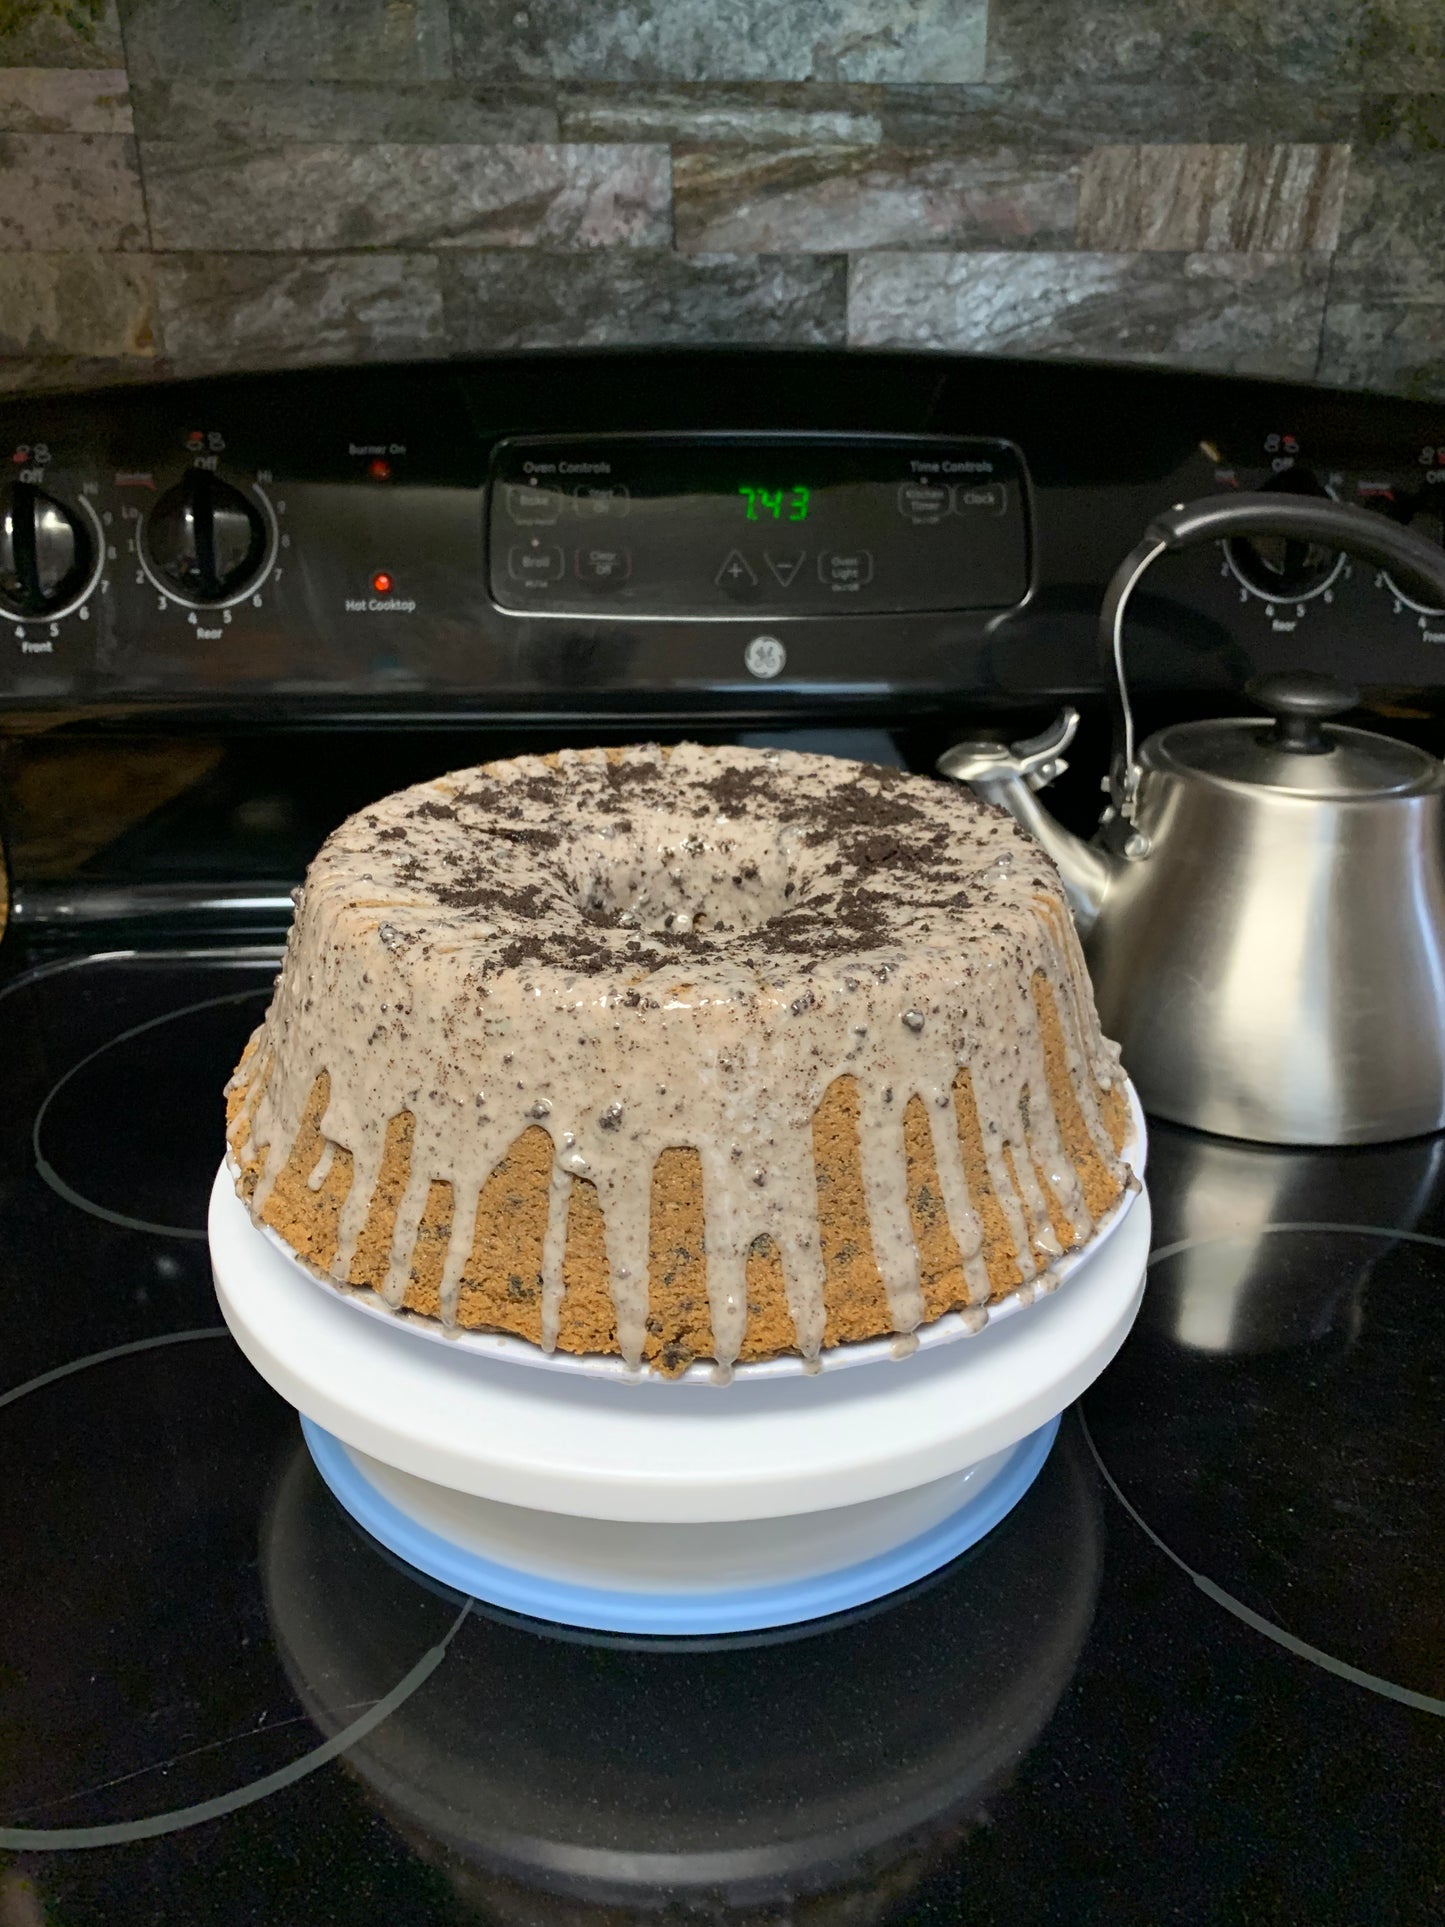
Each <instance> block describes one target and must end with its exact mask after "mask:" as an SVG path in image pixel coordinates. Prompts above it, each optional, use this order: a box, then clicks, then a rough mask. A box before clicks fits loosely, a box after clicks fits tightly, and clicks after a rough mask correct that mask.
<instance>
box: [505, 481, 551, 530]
mask: <svg viewBox="0 0 1445 1927" xmlns="http://www.w3.org/2000/svg"><path fill="white" fill-rule="evenodd" d="M507 513H508V515H509V516H511V518H512V520H513V521H514V522H520V523H522V524H523V526H524V527H526V528H536V527H539V526H541V525H542V524H544V523H547V522H555V521H556V520H557V517H558V516H559V515H560V514H561V513H562V497H561V496H560V495H553V494H552V493H551V491H550V490H548V489H545V488H518V487H516V486H515V485H513V484H509V485H508V488H507Z"/></svg>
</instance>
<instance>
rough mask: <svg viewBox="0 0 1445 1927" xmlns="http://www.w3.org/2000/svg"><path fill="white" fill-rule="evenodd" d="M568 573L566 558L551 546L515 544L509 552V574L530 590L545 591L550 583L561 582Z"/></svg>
mask: <svg viewBox="0 0 1445 1927" xmlns="http://www.w3.org/2000/svg"><path fill="white" fill-rule="evenodd" d="M566 573H567V558H566V556H565V555H563V553H562V551H561V550H560V549H559V548H555V547H553V546H552V545H551V544H544V543H536V544H533V545H531V546H528V545H526V544H524V543H521V542H515V543H513V545H512V547H511V548H510V549H508V551H507V574H508V575H509V576H511V578H512V580H513V581H514V582H522V583H525V584H526V586H527V587H528V588H529V589H544V588H546V586H547V585H548V583H550V582H560V581H561V580H562V578H563V576H564V575H565V574H566Z"/></svg>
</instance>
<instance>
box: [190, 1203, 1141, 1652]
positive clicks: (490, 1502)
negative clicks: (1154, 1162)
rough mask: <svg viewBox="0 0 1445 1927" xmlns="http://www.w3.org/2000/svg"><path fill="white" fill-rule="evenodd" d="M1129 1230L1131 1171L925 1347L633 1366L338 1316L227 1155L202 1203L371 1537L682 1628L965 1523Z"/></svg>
mask: <svg viewBox="0 0 1445 1927" xmlns="http://www.w3.org/2000/svg"><path fill="white" fill-rule="evenodd" d="M1149 1237H1150V1211H1149V1200H1148V1196H1147V1194H1146V1193H1144V1192H1143V1191H1141V1192H1139V1193H1138V1194H1137V1195H1136V1196H1135V1197H1134V1198H1133V1200H1132V1203H1131V1205H1130V1207H1129V1209H1128V1210H1127V1211H1126V1212H1124V1213H1123V1214H1122V1216H1121V1218H1120V1220H1119V1222H1118V1223H1117V1225H1116V1226H1115V1227H1114V1228H1113V1230H1112V1231H1111V1233H1110V1235H1109V1237H1108V1238H1107V1239H1106V1240H1105V1241H1104V1242H1103V1243H1102V1244H1101V1245H1100V1246H1099V1248H1098V1249H1097V1250H1096V1251H1095V1252H1092V1253H1091V1254H1090V1255H1089V1256H1088V1257H1087V1259H1086V1260H1085V1261H1084V1263H1082V1264H1081V1265H1080V1266H1079V1268H1078V1270H1077V1271H1075V1272H1074V1274H1073V1275H1072V1276H1071V1277H1070V1278H1069V1280H1068V1281H1067V1283H1066V1284H1065V1285H1064V1286H1063V1287H1061V1288H1060V1289H1059V1290H1058V1291H1057V1292H1055V1293H1054V1294H1052V1295H1051V1296H1047V1297H1042V1298H1040V1299H1039V1300H1038V1301H1037V1302H1036V1303H1035V1304H1033V1305H1031V1306H1028V1307H1026V1308H1023V1309H1021V1310H1020V1311H1019V1313H1018V1314H1017V1315H1015V1316H1013V1317H1010V1318H1007V1319H1000V1320H998V1321H997V1322H996V1323H991V1324H990V1325H988V1326H986V1327H985V1328H984V1330H983V1331H981V1332H980V1333H978V1334H977V1335H976V1336H974V1337H969V1338H964V1339H960V1340H959V1341H958V1342H956V1343H952V1344H948V1345H945V1346H942V1347H940V1348H938V1349H936V1350H923V1351H918V1352H916V1353H914V1354H913V1355H912V1356H910V1357H906V1358H901V1359H894V1358H883V1359H881V1360H875V1361H872V1362H869V1363H868V1364H865V1365H860V1366H858V1367H857V1368H856V1369H853V1370H849V1371H844V1372H829V1373H825V1374H822V1375H820V1376H815V1377H808V1376H805V1375H803V1374H801V1373H799V1374H797V1375H794V1376H789V1377H772V1378H766V1379H760V1380H752V1381H747V1380H745V1379H744V1378H742V1377H741V1376H740V1377H739V1378H738V1379H737V1380H735V1381H734V1383H732V1384H731V1385H728V1386H710V1385H699V1384H696V1383H690V1384H676V1385H668V1384H657V1383H649V1384H646V1385H637V1384H628V1383H618V1382H616V1381H614V1380H611V1379H602V1378H588V1377H582V1376H579V1375H577V1374H575V1373H566V1372H556V1373H550V1372H547V1371H539V1370H537V1369H535V1368H534V1367H529V1368H526V1369H521V1368H519V1367H518V1366H516V1365H515V1364H513V1363H510V1362H507V1361H505V1360H501V1359H491V1358H485V1357H479V1356H478V1355H476V1354H475V1353H471V1352H462V1351H461V1350H460V1349H459V1348H457V1347H444V1346H440V1345H435V1344H419V1343H417V1342H416V1338H415V1336H414V1334H413V1333H412V1332H411V1331H410V1330H408V1328H407V1327H406V1326H405V1325H404V1324H402V1323H400V1322H398V1323H396V1324H394V1325H389V1324H387V1323H386V1322H384V1321H382V1320H379V1319H372V1318H359V1317H357V1316H356V1315H355V1313H354V1310H353V1309H352V1308H351V1307H350V1306H348V1305H347V1303H346V1302H345V1300H344V1299H343V1298H342V1296H341V1295H340V1294H339V1293H336V1294H332V1293H329V1292H326V1291H320V1290H318V1289H317V1286H316V1282H315V1280H314V1279H313V1278H312V1277H311V1276H310V1275H309V1274H308V1273H307V1272H306V1271H305V1270H304V1269H303V1268H302V1266H301V1265H300V1263H299V1262H298V1261H296V1260H294V1259H291V1258H289V1257H287V1256H286V1255H285V1254H284V1253H283V1252H282V1251H281V1250H280V1249H278V1248H277V1246H276V1245H275V1244H273V1243H272V1242H271V1241H270V1240H269V1239H267V1238H266V1237H265V1236H264V1235H263V1234H262V1233H261V1232H260V1231H258V1230H257V1229H256V1227H255V1226H254V1225H253V1224H252V1222H251V1219H250V1217H249V1215H248V1213H247V1212H246V1209H245V1207H244V1206H243V1205H242V1204H241V1203H240V1201H239V1200H238V1198H237V1197H236V1194H235V1190H234V1187H233V1185H232V1182H231V1179H230V1176H229V1174H228V1173H227V1171H226V1169H225V1167H224V1165H223V1166H222V1168H221V1170H220V1171H219V1172H218V1173H217V1178H216V1184H215V1187H214V1189H213V1192H212V1195H211V1209H210V1242H211V1261H212V1268H213V1271H214V1275H215V1281H216V1294H217V1297H218V1298H219V1300H220V1304H221V1310H222V1312H223V1314H224V1316H225V1318H226V1322H227V1323H228V1325H229V1326H230V1328H231V1331H232V1333H233V1334H234V1336H235V1338H236V1340H237V1342H238V1344H239V1345H240V1346H241V1348H242V1350H243V1351H244V1352H245V1353H246V1355H247V1357H248V1358H249V1359H250V1360H251V1362H252V1364H253V1365H254V1366H255V1367H256V1369H257V1370H258V1371H259V1372H260V1373H261V1375H262V1377H264V1378H265V1379H267V1380H268V1382H269V1383H270V1384H271V1385H272V1386H274V1387H275V1389H276V1390H277V1391H278V1392H279V1393H280V1394H281V1395H282V1397H283V1398H285V1399H287V1400H288V1401H289V1402H290V1403H291V1404H293V1405H295V1406H296V1407H297V1409H298V1411H299V1412H300V1413H301V1415H302V1423H303V1428H304V1430H305V1433H306V1437H307V1440H308V1443H309V1444H310V1447H311V1450H312V1454H313V1457H314V1458H315V1460H316V1463H317V1465H318V1467H319V1469H320V1471H321V1473H322V1476H323V1477H324V1478H325V1479H326V1481H327V1483H328V1484H329V1485H330V1486H331V1488H332V1490H333V1491H334V1492H335V1493H336V1495H337V1497H338V1498H339V1499H340V1500H341V1502H342V1504H343V1505H344V1506H345V1507H346V1508H347V1510H348V1511H349V1512H351V1513H352V1514H353V1516H354V1517H355V1518H356V1519H357V1520H358V1521H359V1522H360V1523H361V1524H362V1525H363V1526H364V1527H365V1528H366V1530H367V1531H368V1532H370V1533H371V1534H372V1536H373V1537H374V1538H376V1539H378V1540H379V1541H380V1542H381V1543H382V1544H383V1545H385V1546H387V1547H388V1548H389V1549H390V1550H392V1551H393V1552H395V1553H396V1554H398V1555H399V1556H400V1557H401V1558H403V1559H405V1560H407V1561H408V1562H409V1563H410V1564H412V1565H414V1566H417V1567H419V1568H420V1569H421V1570H422V1571H424V1572H429V1573H431V1574H432V1575H433V1576H434V1577H435V1578H437V1579H440V1580H441V1581H443V1582H444V1583H445V1584H447V1585H451V1586H454V1587H456V1588H457V1589H458V1590H460V1591H463V1592H466V1593H469V1594H471V1595H473V1596H474V1597H477V1598H482V1599H486V1600H488V1601H490V1602H492V1603H494V1604H496V1605H500V1606H504V1607H507V1608H510V1609H511V1610H513V1611H517V1612H522V1613H527V1614H531V1615H533V1616H535V1617H538V1618H543V1619H551V1620H555V1621H559V1622H561V1623H564V1624H568V1625H577V1626H588V1627H598V1628H605V1629H609V1630H614V1631H621V1632H641V1633H672V1634H683V1633H686V1634H694V1635H695V1634H699V1633H719V1632H735V1631H743V1630H752V1629H755V1628H758V1627H764V1626H780V1625H788V1624H792V1623H795V1622H797V1621H800V1620H806V1619H812V1618H817V1617H819V1616H821V1615H823V1614H826V1613H832V1612H839V1611H843V1610H845V1609H847V1608H850V1607H853V1606H857V1605H860V1604H862V1603H864V1602H866V1601H868V1600H871V1599H876V1598H880V1597H882V1596H883V1595H884V1594H885V1593H888V1592H892V1591H894V1590H896V1589H897V1588H898V1587H900V1586H903V1585H907V1584H909V1583H911V1582H912V1581H913V1580H916V1579H919V1578H921V1577H923V1576H924V1575H925V1574H927V1573H929V1572H932V1571H934V1570H936V1569H937V1568H938V1567H939V1566H941V1565H943V1564H945V1563H946V1562H947V1561H948V1560H950V1559H952V1558H954V1557H956V1556H957V1555H958V1554H959V1553H960V1552H962V1551H963V1550H964V1549H965V1548H966V1547H967V1546H969V1545H972V1544H974V1543H975V1542H976V1541H977V1540H978V1539H980V1538H981V1537H982V1536H983V1534H984V1533H985V1532H987V1531H989V1530H990V1529H991V1528H992V1527H993V1526H994V1525H995V1524H996V1523H997V1522H998V1520H999V1519H1000V1518H1002V1517H1003V1516H1004V1514H1005V1513H1006V1512H1007V1511H1008V1510H1009V1508H1010V1507H1011V1506H1012V1505H1014V1504H1015V1503H1017V1501H1018V1499H1019V1498H1020V1497H1021V1496H1022V1495H1023V1493H1024V1492H1025V1491H1026V1490H1027V1489H1028V1486H1029V1485H1030V1484H1031V1483H1032V1481H1033V1479H1034V1477H1035V1476H1036V1475H1037V1473H1038V1471H1039V1469H1040V1467H1041V1466H1042V1464H1043V1462H1044V1459H1045V1458H1046V1456H1047V1454H1048V1449H1049V1446H1050V1445H1051V1444H1052V1441H1053V1435H1054V1432H1055V1430H1056V1429H1057V1422H1058V1414H1059V1413H1060V1412H1061V1411H1062V1410H1063V1409H1064V1407H1065V1406H1067V1405H1068V1404H1070V1403H1071V1402H1072V1401H1073V1400H1074V1399H1075V1398H1077V1397H1078V1396H1079V1394H1080V1393H1081V1392H1082V1391H1083V1390H1084V1389H1085V1388H1086V1387H1087V1386H1088V1385H1089V1384H1091V1383H1092V1381H1093V1380H1094V1379H1095V1378H1096V1377H1097V1376H1098V1374H1099V1373H1100V1372H1101V1371H1102V1370H1103V1369H1104V1367H1105V1366H1106V1365H1107V1364H1108V1363H1109V1360H1110V1359H1111V1358H1112V1357H1113V1356H1114V1353H1115V1352H1116V1351H1117V1350H1118V1348H1119V1346H1120V1345H1121V1344H1122V1343H1123V1341H1124V1338H1125V1336H1126V1334H1127V1333H1128V1330H1129V1328H1130V1326H1131V1325H1132V1324H1133V1322H1134V1316H1135V1313H1136V1312H1137V1310H1138V1306H1139V1300H1140V1297H1141V1295H1142V1292H1143V1282H1144V1269H1145V1262H1146V1259H1147V1257H1148V1252H1149Z"/></svg>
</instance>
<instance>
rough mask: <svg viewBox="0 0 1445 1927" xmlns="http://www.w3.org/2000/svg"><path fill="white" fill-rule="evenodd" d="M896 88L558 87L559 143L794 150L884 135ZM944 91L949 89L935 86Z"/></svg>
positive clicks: (864, 141) (866, 140)
mask: <svg viewBox="0 0 1445 1927" xmlns="http://www.w3.org/2000/svg"><path fill="white" fill-rule="evenodd" d="M898 91H899V90H897V89H894V88H884V87H868V86H856V87H846V86H828V85H818V84H817V83H795V84H788V83H783V84H779V83H776V82H773V83H767V82H754V83H752V84H748V83H736V82H734V83H725V84H716V83H714V84H708V85H701V86H674V87H635V86H634V87H629V86H623V85H621V84H620V83H611V84H600V85H596V86H591V87H582V86H567V87H562V88H560V89H559V90H557V93H556V96H555V97H556V101H557V111H558V114H559V116H560V121H561V133H562V138H563V140H569V141H574V140H575V141H671V142H676V143H686V144H689V145H692V146H698V147H701V146H717V147H721V146H748V147H791V146H795V145H798V144H801V143H815V142H831V143H837V144H849V145H853V146H858V145H868V144H870V143H873V142H877V141H881V140H882V138H883V126H884V115H885V113H886V111H887V108H888V105H889V103H890V102H891V101H892V100H893V99H894V98H896V95H897V93H898ZM939 91H941V92H947V91H950V90H947V89H940V90H939Z"/></svg>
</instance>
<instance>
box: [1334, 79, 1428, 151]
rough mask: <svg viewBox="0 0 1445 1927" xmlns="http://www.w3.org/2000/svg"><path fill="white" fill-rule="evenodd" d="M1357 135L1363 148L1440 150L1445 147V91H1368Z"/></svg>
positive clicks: (1362, 103) (1361, 106)
mask: <svg viewBox="0 0 1445 1927" xmlns="http://www.w3.org/2000/svg"><path fill="white" fill-rule="evenodd" d="M1355 138H1356V141H1357V143H1358V145H1359V146H1360V147H1362V148H1374V147H1384V148H1390V149H1393V150H1394V152H1396V153H1398V154H1438V153H1440V152H1441V151H1442V150H1445V93H1438V94H1415V93H1399V94H1368V95H1366V96H1365V98H1364V100H1363V101H1362V102H1361V105H1360V120H1359V129H1358V131H1357V133H1356V136H1355Z"/></svg>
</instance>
